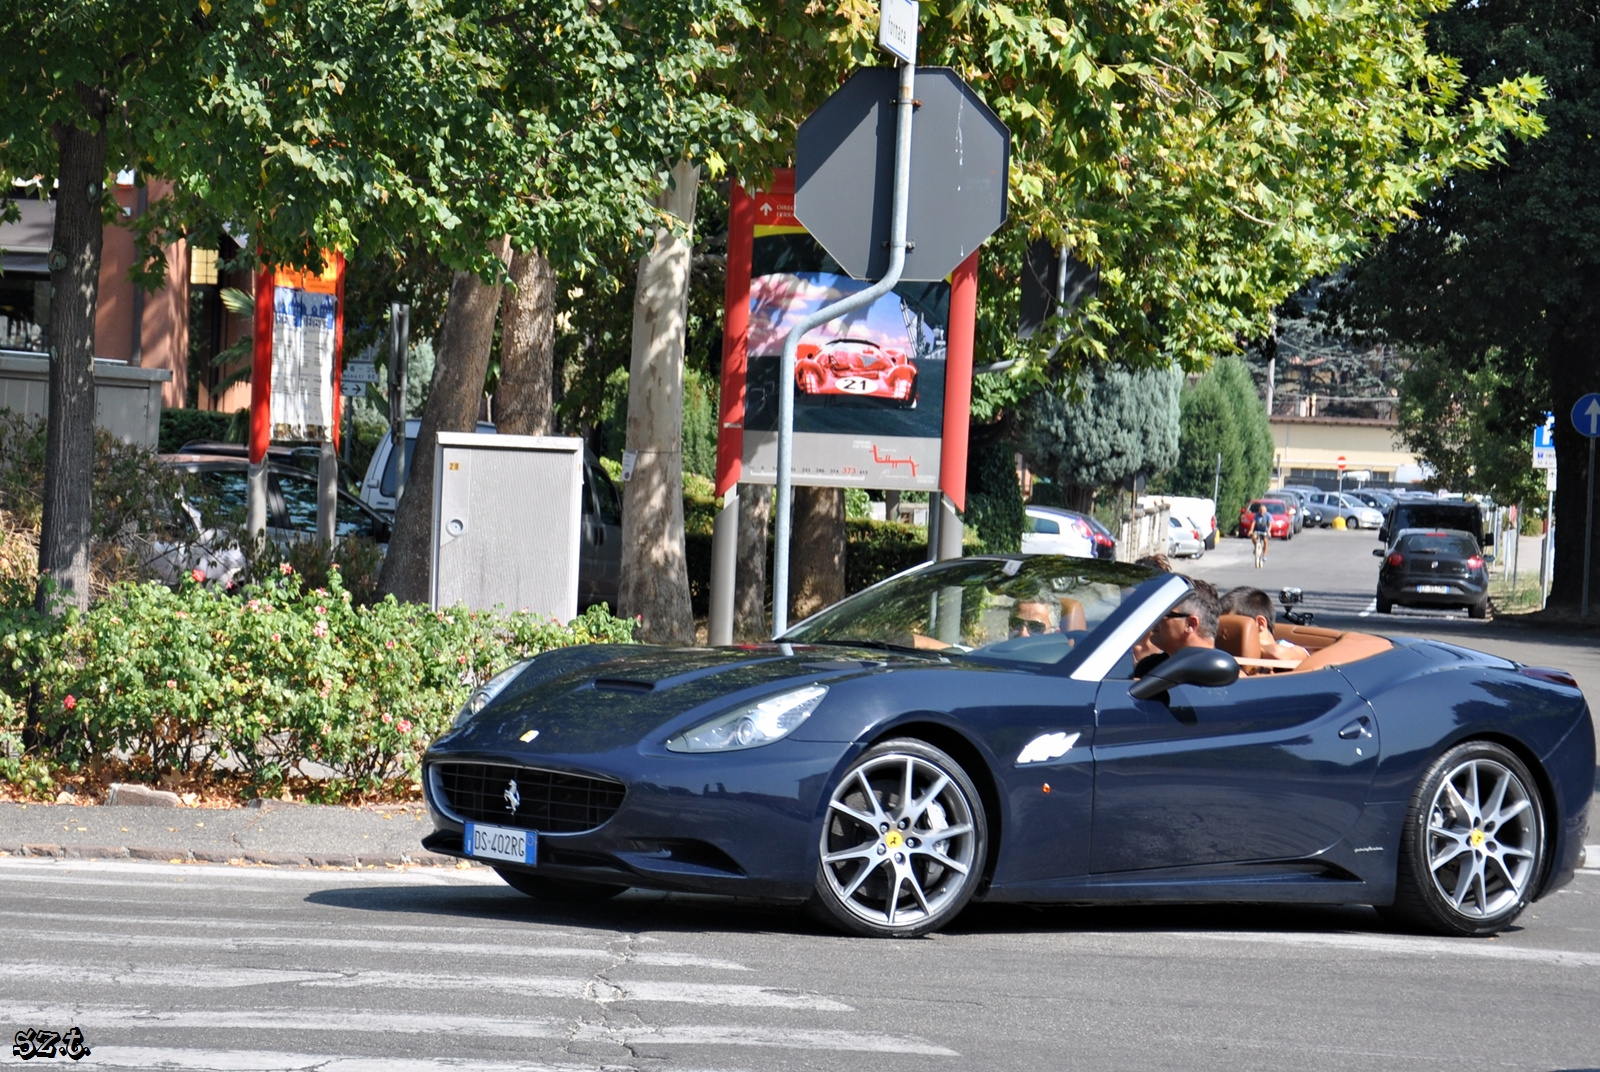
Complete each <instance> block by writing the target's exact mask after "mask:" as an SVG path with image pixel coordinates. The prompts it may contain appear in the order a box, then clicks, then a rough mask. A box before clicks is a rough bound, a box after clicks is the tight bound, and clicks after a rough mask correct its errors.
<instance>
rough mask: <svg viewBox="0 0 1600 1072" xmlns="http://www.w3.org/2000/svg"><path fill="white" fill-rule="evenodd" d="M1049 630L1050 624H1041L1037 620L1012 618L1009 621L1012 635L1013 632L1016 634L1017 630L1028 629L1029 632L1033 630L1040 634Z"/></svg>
mask: <svg viewBox="0 0 1600 1072" xmlns="http://www.w3.org/2000/svg"><path fill="white" fill-rule="evenodd" d="M1049 628H1050V623H1049V622H1041V621H1040V620H1039V619H1037V618H1012V619H1011V631H1012V632H1013V633H1015V632H1017V631H1019V630H1022V629H1030V630H1033V631H1034V632H1042V631H1044V630H1046V629H1049Z"/></svg>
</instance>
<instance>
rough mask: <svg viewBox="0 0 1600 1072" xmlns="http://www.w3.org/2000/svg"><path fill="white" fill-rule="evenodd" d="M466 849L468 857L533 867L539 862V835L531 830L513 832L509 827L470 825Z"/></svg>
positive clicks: (468, 826) (468, 825)
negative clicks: (480, 857) (479, 857)
mask: <svg viewBox="0 0 1600 1072" xmlns="http://www.w3.org/2000/svg"><path fill="white" fill-rule="evenodd" d="M466 849H467V855H468V856H482V857H485V858H487V859H490V860H510V861H511V862H512V863H517V864H529V865H532V864H536V863H538V862H539V835H538V834H536V833H534V832H533V831H531V830H513V829H511V828H510V827H508V826H485V825H484V824H482V823H468V824H467V832H466Z"/></svg>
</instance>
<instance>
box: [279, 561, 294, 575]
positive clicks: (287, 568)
mask: <svg viewBox="0 0 1600 1072" xmlns="http://www.w3.org/2000/svg"><path fill="white" fill-rule="evenodd" d="M278 572H279V573H281V574H283V575H284V576H285V577H287V576H289V574H291V573H293V572H294V567H293V566H291V565H289V563H287V562H279V563H278Z"/></svg>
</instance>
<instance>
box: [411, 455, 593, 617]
mask: <svg viewBox="0 0 1600 1072" xmlns="http://www.w3.org/2000/svg"><path fill="white" fill-rule="evenodd" d="M433 460H434V464H433V530H432V531H433V569H432V577H433V580H432V586H431V588H432V603H433V607H434V609H435V610H437V609H439V608H441V607H448V606H452V605H454V604H456V603H465V604H466V605H467V606H468V607H469V608H471V609H473V610H491V609H493V608H495V607H497V606H503V607H504V608H505V609H506V610H508V611H515V610H527V611H532V612H534V613H536V614H548V615H551V616H552V617H555V618H557V619H559V620H560V621H562V622H566V621H569V620H571V619H572V618H573V617H575V616H576V615H577V613H578V550H579V529H580V526H581V524H582V519H583V440H581V439H576V438H564V437H557V436H513V435H493V434H487V433H475V432H440V433H439V441H438V444H437V445H436V446H435V447H434V455H433Z"/></svg>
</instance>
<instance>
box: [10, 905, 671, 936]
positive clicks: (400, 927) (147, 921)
mask: <svg viewBox="0 0 1600 1072" xmlns="http://www.w3.org/2000/svg"><path fill="white" fill-rule="evenodd" d="M83 900H86V901H92V902H94V904H96V905H98V906H103V905H104V904H105V903H106V899H105V898H104V897H86V898H83ZM117 903H118V904H130V903H137V904H159V905H162V906H164V907H168V908H170V907H171V902H170V901H138V902H130V901H118V902H117ZM296 907H298V906H296ZM274 911H284V910H283V909H274ZM5 916H17V917H20V918H22V919H31V920H54V921H58V922H62V923H118V924H122V925H124V926H139V927H182V928H184V929H186V930H193V929H195V928H196V927H207V926H210V927H221V928H225V929H229V930H233V929H238V930H278V931H283V930H287V931H296V932H301V933H308V934H309V936H310V940H312V941H315V940H316V938H315V932H316V931H317V930H319V929H323V928H327V929H338V930H353V931H362V930H382V931H400V932H406V933H409V932H412V931H417V932H422V933H426V934H431V935H440V934H470V935H472V936H474V937H482V935H483V927H481V926H479V927H444V926H437V927H436V926H418V925H415V924H408V923H388V922H382V923H376V922H375V923H360V922H348V921H346V920H342V919H341V920H330V919H298V920H296V919H289V920H283V921H282V922H272V921H269V920H261V919H239V918H237V917H234V916H202V917H191V918H188V919H177V918H173V917H169V916H132V915H122V916H101V915H92V914H90V913H86V912H25V911H21V912H19V911H13V910H11V909H0V917H5ZM485 918H486V921H487V922H491V923H514V924H523V925H526V926H527V927H528V928H529V929H528V930H527V931H526V932H523V933H526V934H528V935H530V936H537V937H539V938H541V939H556V938H559V939H562V940H564V941H582V940H584V939H590V940H594V941H606V940H608V939H613V938H615V937H616V935H614V934H611V933H610V932H606V931H582V932H579V931H560V930H547V929H545V928H544V927H543V926H542V925H540V924H539V922H538V921H537V920H531V919H530V920H508V919H505V918H503V917H485ZM657 940H659V939H657Z"/></svg>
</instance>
